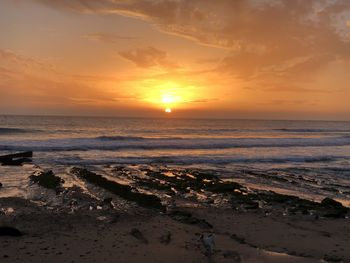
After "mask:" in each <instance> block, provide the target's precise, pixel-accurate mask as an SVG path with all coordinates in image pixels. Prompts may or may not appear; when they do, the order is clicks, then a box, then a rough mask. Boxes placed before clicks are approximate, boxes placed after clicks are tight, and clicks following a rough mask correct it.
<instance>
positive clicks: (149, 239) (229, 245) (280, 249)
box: [0, 199, 350, 262]
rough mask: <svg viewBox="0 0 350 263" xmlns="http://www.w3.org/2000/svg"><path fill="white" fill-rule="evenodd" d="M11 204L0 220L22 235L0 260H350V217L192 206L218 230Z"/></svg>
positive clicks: (161, 219)
mask: <svg viewBox="0 0 350 263" xmlns="http://www.w3.org/2000/svg"><path fill="white" fill-rule="evenodd" d="M6 206H11V207H13V208H14V212H11V213H10V214H7V215H2V216H1V218H2V220H3V221H6V224H7V225H11V226H15V227H16V228H18V229H20V230H21V231H22V232H23V234H24V235H23V236H21V237H8V236H1V237H0V248H1V251H0V258H1V262H320V261H321V260H323V259H328V261H329V262H337V261H336V260H339V261H338V262H341V261H340V260H343V262H350V251H349V250H348V245H349V244H350V225H349V220H348V219H325V218H324V219H322V218H321V219H317V220H313V219H310V218H301V217H300V216H282V217H281V216H274V215H271V216H265V215H264V214H262V213H259V212H244V213H242V212H235V211H233V210H227V209H217V208H216V209H198V208H187V209H186V211H190V212H191V213H192V214H193V215H194V216H196V217H198V218H202V219H205V220H206V221H208V222H210V224H212V225H213V228H212V229H203V228H202V227H200V226H198V225H196V224H194V225H190V224H185V223H181V222H178V221H176V220H173V219H172V218H171V217H169V216H168V215H167V214H166V213H161V212H157V211H152V210H146V209H142V208H140V209H137V210H138V211H134V213H133V214H128V213H120V212H118V211H115V210H111V209H102V210H92V211H84V212H81V211H80V212H74V213H61V214H57V213H54V212H51V211H48V210H44V209H43V208H40V207H37V206H36V205H35V204H33V203H31V202H29V201H25V200H19V199H1V207H2V208H4V207H6ZM17 211H19V212H17ZM5 217H6V219H5ZM133 230H134V231H135V230H138V231H139V232H140V233H141V235H142V236H143V239H140V237H138V236H137V235H136V237H135V235H132V231H133ZM209 233H213V234H214V240H215V248H214V251H213V253H212V255H208V254H206V249H205V246H204V245H203V242H202V241H201V238H200V236H201V235H204V236H205V235H207V234H209ZM332 260H333V261H332Z"/></svg>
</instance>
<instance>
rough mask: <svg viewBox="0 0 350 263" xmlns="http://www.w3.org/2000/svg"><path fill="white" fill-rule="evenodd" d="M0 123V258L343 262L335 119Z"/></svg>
mask: <svg viewBox="0 0 350 263" xmlns="http://www.w3.org/2000/svg"><path fill="white" fill-rule="evenodd" d="M1 123H2V127H1V129H0V139H1V140H0V155H2V156H3V155H7V156H8V154H14V153H16V154H18V153H19V156H18V155H15V157H16V158H13V159H11V158H9V157H2V158H0V161H1V162H3V165H2V166H0V174H1V175H0V183H1V184H2V186H1V187H0V226H1V228H0V229H1V231H0V247H1V255H0V257H1V260H3V261H4V262H48V261H49V262H101V261H105V262H179V261H183V262H348V261H349V260H350V254H349V252H348V249H347V247H348V244H349V242H350V231H349V230H350V229H349V218H348V217H349V208H348V207H349V203H350V198H349V195H350V188H349V183H350V181H349V178H350V177H349V174H350V163H349V157H348V156H349V153H350V148H349V147H350V141H349V133H350V126H349V123H347V122H303V121H300V122H298V121H244V120H211V121H208V120H168V119H133V118H129V119H123V118H93V117H39V116H36V117H35V116H2V117H1ZM23 152H24V153H23ZM12 157H13V155H12Z"/></svg>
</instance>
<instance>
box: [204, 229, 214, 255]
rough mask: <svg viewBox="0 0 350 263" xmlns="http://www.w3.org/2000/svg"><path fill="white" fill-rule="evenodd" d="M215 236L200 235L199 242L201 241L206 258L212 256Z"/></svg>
mask: <svg viewBox="0 0 350 263" xmlns="http://www.w3.org/2000/svg"><path fill="white" fill-rule="evenodd" d="M214 239H215V236H214V234H212V233H210V234H206V235H201V236H200V240H201V241H202V244H203V246H204V248H205V252H206V253H205V254H206V255H207V256H211V255H213V254H214V248H215V240H214Z"/></svg>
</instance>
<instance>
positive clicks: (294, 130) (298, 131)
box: [273, 128, 350, 133]
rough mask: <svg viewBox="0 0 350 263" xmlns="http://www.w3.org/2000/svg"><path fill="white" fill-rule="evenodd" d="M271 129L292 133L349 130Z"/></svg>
mask: <svg viewBox="0 0 350 263" xmlns="http://www.w3.org/2000/svg"><path fill="white" fill-rule="evenodd" d="M273 131H280V132H292V133H294V132H295V133H332V132H344V133H346V132H350V130H342V129H289V128H284V129H273Z"/></svg>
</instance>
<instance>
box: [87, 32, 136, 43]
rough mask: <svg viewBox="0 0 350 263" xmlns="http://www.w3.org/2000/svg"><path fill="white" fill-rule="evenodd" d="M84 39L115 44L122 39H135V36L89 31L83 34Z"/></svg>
mask: <svg viewBox="0 0 350 263" xmlns="http://www.w3.org/2000/svg"><path fill="white" fill-rule="evenodd" d="M84 37H85V38H86V39H89V40H92V41H100V42H104V43H109V44H116V43H119V42H120V41H123V40H129V41H130V40H136V39H138V38H137V37H130V36H120V35H115V34H109V33H91V34H87V35H85V36H84Z"/></svg>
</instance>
